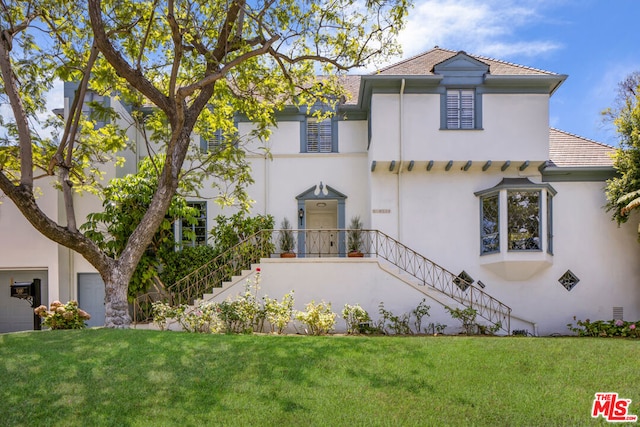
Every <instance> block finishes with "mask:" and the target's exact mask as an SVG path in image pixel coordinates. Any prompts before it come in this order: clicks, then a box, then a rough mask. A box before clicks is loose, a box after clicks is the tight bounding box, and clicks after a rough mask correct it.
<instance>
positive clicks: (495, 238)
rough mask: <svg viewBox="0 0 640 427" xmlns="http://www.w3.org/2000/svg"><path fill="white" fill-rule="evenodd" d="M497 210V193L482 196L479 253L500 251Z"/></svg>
mask: <svg viewBox="0 0 640 427" xmlns="http://www.w3.org/2000/svg"><path fill="white" fill-rule="evenodd" d="M499 212H500V210H499V207H498V195H497V194H496V195H494V196H489V197H484V198H482V218H481V219H480V220H481V221H482V224H481V236H480V237H481V240H480V253H481V254H487V253H492V252H499V251H500V223H499V221H500V220H499V215H500V214H499Z"/></svg>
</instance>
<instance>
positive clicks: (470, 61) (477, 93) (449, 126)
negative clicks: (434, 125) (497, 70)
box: [433, 52, 490, 130]
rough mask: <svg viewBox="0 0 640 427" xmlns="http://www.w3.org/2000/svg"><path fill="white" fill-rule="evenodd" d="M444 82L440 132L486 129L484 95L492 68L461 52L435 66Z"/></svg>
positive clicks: (441, 90) (435, 72) (441, 89)
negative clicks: (483, 112)
mask: <svg viewBox="0 0 640 427" xmlns="http://www.w3.org/2000/svg"><path fill="white" fill-rule="evenodd" d="M433 73H434V74H435V75H439V76H442V80H441V81H440V86H441V88H440V96H441V98H440V103H441V104H440V129H442V130H469V129H476V130H477V129H482V93H483V91H484V84H485V76H487V75H488V74H490V72H489V65H488V64H486V63H484V62H482V61H479V60H478V59H476V58H473V57H471V56H469V55H467V54H466V53H464V52H458V53H457V54H456V55H454V56H452V57H451V58H449V59H446V60H444V61H442V62H440V63H439V64H436V65H434V67H433Z"/></svg>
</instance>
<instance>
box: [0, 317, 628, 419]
mask: <svg viewBox="0 0 640 427" xmlns="http://www.w3.org/2000/svg"><path fill="white" fill-rule="evenodd" d="M639 356H640V341H639V340H624V339H588V338H523V337H518V338H516V337H506V338H499V337H307V336H268V335H266V336H265V335H263V336H256V335H247V336H230V335H196V334H187V333H179V332H159V331H148V330H126V331H121V330H120V331H119V330H106V329H89V330H84V331H43V332H27V333H17V334H6V335H0V425H10V426H14V425H24V426H36V425H65V426H102V425H110V426H111V425H112V426H174V425H176V426H185V425H193V426H196V425H198V426H200V425H225V426H231V425H256V426H282V427H284V426H305V427H306V426H340V425H347V426H375V425H382V426H387V425H388V426H396V425H416V426H431V425H433V426H442V425H460V426H472V425H479V426H483V425H486V426H553V425H562V426H582V425H592V424H606V423H605V422H604V420H603V419H602V418H599V419H597V420H596V419H592V418H591V416H590V414H591V406H592V402H593V398H594V394H595V393H596V392H617V393H619V396H620V397H621V398H628V399H632V401H633V402H632V404H631V408H630V409H631V410H630V412H631V413H632V414H640V405H639V403H640V369H638V361H639Z"/></svg>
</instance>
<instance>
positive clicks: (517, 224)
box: [476, 178, 556, 255]
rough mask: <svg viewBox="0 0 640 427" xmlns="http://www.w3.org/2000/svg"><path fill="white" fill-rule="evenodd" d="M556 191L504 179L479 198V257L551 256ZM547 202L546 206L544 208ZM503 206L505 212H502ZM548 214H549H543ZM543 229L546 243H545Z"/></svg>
mask: <svg viewBox="0 0 640 427" xmlns="http://www.w3.org/2000/svg"><path fill="white" fill-rule="evenodd" d="M555 194H556V192H555V190H554V189H553V188H552V187H551V186H550V185H548V184H535V183H533V182H531V181H529V180H528V179H527V178H505V179H503V180H502V182H501V183H500V184H498V185H497V186H495V187H493V188H490V189H488V190H484V191H480V192H478V193H476V195H477V196H480V254H481V255H486V254H491V253H497V252H501V250H502V249H501V248H502V247H505V246H506V248H507V250H508V251H542V250H544V248H545V247H546V250H547V252H548V253H550V254H551V253H552V232H551V225H552V224H551V217H552V215H551V207H552V198H553V196H554V195H555ZM543 200H544V204H543ZM502 206H504V208H502ZM545 212H546V214H544V213H545ZM543 227H544V229H545V230H546V239H543V237H542V236H544V235H545V234H543Z"/></svg>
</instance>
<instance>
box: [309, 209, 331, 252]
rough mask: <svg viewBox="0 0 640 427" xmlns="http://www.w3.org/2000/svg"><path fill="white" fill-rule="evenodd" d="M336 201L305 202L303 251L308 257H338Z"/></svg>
mask: <svg viewBox="0 0 640 427" xmlns="http://www.w3.org/2000/svg"><path fill="white" fill-rule="evenodd" d="M337 206H338V204H337V201H336V200H322V201H317V200H307V201H306V202H305V208H306V209H305V210H306V212H307V231H306V239H305V250H306V254H307V256H310V257H327V256H337V255H338V233H337V232H336V229H337V228H338V210H337Z"/></svg>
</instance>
